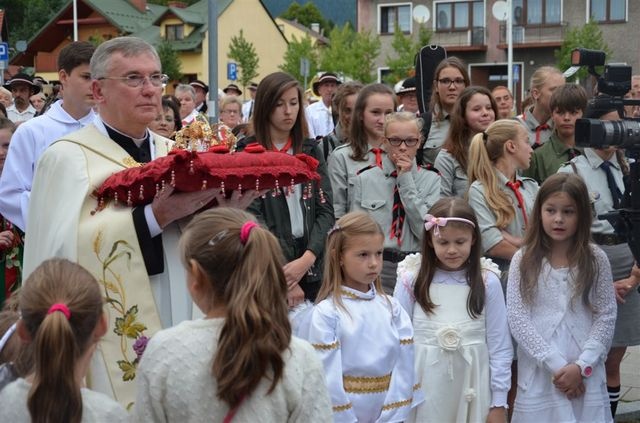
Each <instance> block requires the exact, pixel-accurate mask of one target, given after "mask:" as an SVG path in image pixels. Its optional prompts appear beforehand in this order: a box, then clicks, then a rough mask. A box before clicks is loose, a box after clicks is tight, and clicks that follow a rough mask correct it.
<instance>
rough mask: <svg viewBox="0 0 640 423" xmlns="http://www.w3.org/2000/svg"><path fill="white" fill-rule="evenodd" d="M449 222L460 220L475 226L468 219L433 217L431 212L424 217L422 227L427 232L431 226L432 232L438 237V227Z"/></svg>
mask: <svg viewBox="0 0 640 423" xmlns="http://www.w3.org/2000/svg"><path fill="white" fill-rule="evenodd" d="M449 222H462V223H466V224H468V225H471V226H472V227H474V228H475V227H476V225H475V224H474V223H473V222H472V221H470V220H469V219H465V218H462V217H435V216H433V215H431V214H428V215H426V216H425V217H424V228H425V229H426V230H427V232H429V231H430V230H431V228H433V234H434V235H435V236H437V237H438V238H439V237H440V229H439V228H440V227H444V226H447V223H449Z"/></svg>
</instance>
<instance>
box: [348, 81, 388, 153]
mask: <svg viewBox="0 0 640 423" xmlns="http://www.w3.org/2000/svg"><path fill="white" fill-rule="evenodd" d="M374 94H383V95H388V96H390V97H391V98H392V99H393V108H394V110H395V109H396V108H397V107H398V100H397V99H396V95H395V93H394V92H393V90H392V89H391V88H389V87H388V86H386V85H384V84H369V85H365V86H364V88H362V89H361V90H360V92H359V93H358V98H357V99H356V104H355V106H354V107H353V115H352V116H351V127H350V128H349V145H350V146H351V150H352V151H353V155H352V156H351V158H352V159H353V160H356V161H359V162H362V161H365V156H366V155H367V151H369V142H368V140H367V133H366V131H365V128H364V121H363V119H364V110H365V109H366V108H367V102H368V100H369V97H371V96H372V95H374Z"/></svg>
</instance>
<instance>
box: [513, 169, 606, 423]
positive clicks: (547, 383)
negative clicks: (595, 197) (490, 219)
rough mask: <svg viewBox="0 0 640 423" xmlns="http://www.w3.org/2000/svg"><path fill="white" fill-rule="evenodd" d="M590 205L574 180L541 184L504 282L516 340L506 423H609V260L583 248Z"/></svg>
mask: <svg viewBox="0 0 640 423" xmlns="http://www.w3.org/2000/svg"><path fill="white" fill-rule="evenodd" d="M591 219H592V217H591V207H590V203H589V193H588V191H587V187H586V186H585V184H584V182H583V181H582V179H581V178H580V177H579V176H576V175H574V174H566V173H560V174H555V175H552V176H551V177H549V178H548V179H546V180H545V182H544V183H543V184H542V186H541V187H540V191H539V192H538V197H537V198H536V202H535V204H534V207H533V214H532V215H531V219H530V220H529V224H530V226H529V227H528V229H527V232H526V235H525V239H524V244H523V248H522V249H521V250H520V251H518V252H517V253H516V254H515V256H514V257H513V261H512V262H511V267H510V270H509V282H508V285H507V313H508V318H509V327H510V328H511V332H512V334H513V337H514V338H515V340H516V341H517V343H518V393H517V395H516V402H515V406H514V412H513V419H512V421H513V422H541V421H545V422H610V421H612V418H611V410H610V407H609V397H608V394H607V386H606V378H605V369H604V360H605V358H606V355H607V351H608V350H609V346H610V344H611V339H612V336H613V330H614V325H615V319H616V302H615V296H614V290H613V284H612V276H611V269H610V267H609V261H608V259H607V256H606V255H605V254H604V252H603V251H602V250H601V249H600V248H598V247H597V246H595V245H594V244H591V243H590V241H589V240H590V237H591V233H590V231H591Z"/></svg>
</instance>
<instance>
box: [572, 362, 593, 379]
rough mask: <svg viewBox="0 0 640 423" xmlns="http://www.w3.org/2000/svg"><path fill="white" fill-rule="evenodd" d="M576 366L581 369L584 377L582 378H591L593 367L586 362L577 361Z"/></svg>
mask: <svg viewBox="0 0 640 423" xmlns="http://www.w3.org/2000/svg"><path fill="white" fill-rule="evenodd" d="M575 364H576V365H577V366H578V367H580V374H581V375H582V377H584V378H587V377H590V376H591V374H592V373H593V367H591V366H589V365H587V363H585V362H584V361H581V360H577V361H576V362H575Z"/></svg>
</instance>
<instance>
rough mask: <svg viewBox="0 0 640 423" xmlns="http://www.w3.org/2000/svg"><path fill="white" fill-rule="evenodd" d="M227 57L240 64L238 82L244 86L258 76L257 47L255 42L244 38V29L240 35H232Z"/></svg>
mask: <svg viewBox="0 0 640 423" xmlns="http://www.w3.org/2000/svg"><path fill="white" fill-rule="evenodd" d="M227 57H228V58H229V59H232V60H235V62H236V64H237V65H238V70H239V72H238V73H239V75H238V82H239V83H240V84H241V85H242V87H243V88H244V87H246V86H247V85H249V83H250V82H251V80H252V79H254V78H255V77H256V76H258V67H259V64H258V54H257V53H256V48H255V47H254V46H253V43H251V42H249V41H247V39H246V38H244V33H243V31H242V29H241V30H240V34H239V35H237V36H233V37H231V42H230V43H229V53H227Z"/></svg>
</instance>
